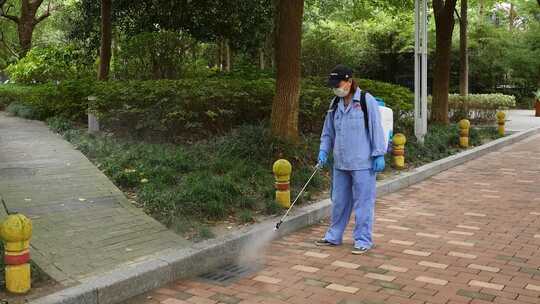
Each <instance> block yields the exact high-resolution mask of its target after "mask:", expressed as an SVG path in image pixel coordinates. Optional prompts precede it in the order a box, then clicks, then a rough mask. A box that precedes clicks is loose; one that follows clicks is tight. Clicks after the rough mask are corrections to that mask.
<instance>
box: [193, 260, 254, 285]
mask: <svg viewBox="0 0 540 304" xmlns="http://www.w3.org/2000/svg"><path fill="white" fill-rule="evenodd" d="M261 268H262V265H261V264H260V263H253V264H251V265H238V264H229V265H226V266H223V267H221V268H219V269H217V270H215V271H212V272H208V273H205V274H203V275H201V276H199V277H198V278H199V279H200V280H202V281H205V282H209V283H212V284H217V285H222V286H227V285H229V284H231V283H233V282H235V281H237V280H239V279H241V278H243V277H246V276H248V275H250V274H253V273H255V272H257V271H258V270H260V269H261Z"/></svg>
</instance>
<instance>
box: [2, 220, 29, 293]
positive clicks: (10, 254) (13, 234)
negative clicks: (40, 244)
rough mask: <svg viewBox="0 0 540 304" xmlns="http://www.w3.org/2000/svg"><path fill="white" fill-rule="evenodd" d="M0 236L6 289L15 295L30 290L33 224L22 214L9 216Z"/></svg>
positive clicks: (3, 224)
mask: <svg viewBox="0 0 540 304" xmlns="http://www.w3.org/2000/svg"><path fill="white" fill-rule="evenodd" d="M0 236H1V237H2V240H3V241H4V247H5V248H4V249H5V254H4V263H5V265H6V289H7V290H8V291H9V292H11V293H15V294H24V293H26V292H28V291H29V290H30V287H31V286H30V285H31V276H30V238H31V237H32V222H31V221H30V219H28V218H27V217H26V216H24V215H22V214H12V215H9V216H8V217H7V218H6V220H5V221H4V222H3V223H2V226H1V231H0Z"/></svg>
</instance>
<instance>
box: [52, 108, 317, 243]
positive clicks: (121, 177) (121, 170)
mask: <svg viewBox="0 0 540 304" xmlns="http://www.w3.org/2000/svg"><path fill="white" fill-rule="evenodd" d="M49 125H50V126H51V128H53V129H54V130H55V131H60V132H61V133H62V134H63V135H64V137H65V138H66V139H67V140H69V141H70V142H71V143H72V144H73V145H74V146H75V147H76V148H77V149H79V150H81V152H83V153H84V154H85V155H87V156H88V157H89V158H90V159H91V160H92V161H93V162H94V163H95V164H96V165H97V166H98V167H99V168H100V169H101V170H102V171H103V172H104V173H105V174H106V175H107V176H109V177H110V178H111V179H112V180H113V182H114V183H115V184H116V185H118V186H119V187H121V188H122V189H124V190H130V191H132V192H135V193H136V194H137V197H138V202H139V203H140V204H141V205H142V206H143V208H144V209H145V211H146V212H148V213H149V214H151V215H153V216H154V217H156V218H158V219H159V220H160V221H162V222H164V223H165V224H166V225H168V226H170V227H173V228H175V229H181V228H182V227H183V228H182V229H188V228H186V227H187V226H190V225H188V224H186V223H184V222H183V219H186V218H188V219H190V220H195V221H199V222H200V221H206V220H222V219H224V218H227V217H228V216H229V215H234V214H237V215H238V217H239V220H240V221H241V222H249V221H252V220H253V213H252V212H254V211H257V210H261V211H264V212H271V213H275V212H279V210H280V209H279V207H276V205H275V203H274V202H273V201H274V178H273V176H272V172H271V168H272V163H273V161H274V160H275V159H277V158H278V157H285V158H287V159H289V160H291V162H292V163H293V166H294V168H295V170H294V172H295V174H293V177H292V181H293V187H295V188H296V189H298V188H299V187H301V185H302V183H304V182H305V179H306V171H310V170H312V168H311V166H312V165H313V164H314V163H315V159H314V158H315V156H316V151H317V150H318V142H317V140H316V138H317V136H312V137H309V138H305V139H304V140H302V142H301V143H300V144H295V145H293V144H287V143H283V142H280V141H278V140H276V139H273V138H272V137H271V136H270V135H269V132H268V130H267V129H266V128H265V127H264V126H243V127H240V128H238V129H235V130H234V131H233V132H230V133H229V134H227V135H226V136H220V137H214V138H212V139H211V140H208V141H200V142H197V143H196V144H193V145H169V144H148V143H143V142H140V141H138V142H134V141H127V140H123V139H119V138H115V137H110V136H90V135H88V134H86V133H85V132H84V131H79V130H73V129H68V130H67V131H66V128H65V126H67V125H68V122H66V121H65V120H63V119H61V118H55V119H50V120H49ZM326 185H327V181H326V180H325V178H324V177H323V176H317V177H316V178H315V180H314V183H312V184H311V185H310V187H309V188H308V190H313V191H319V190H321V189H322V188H324V187H326ZM195 230H197V229H195ZM202 234H204V233H202Z"/></svg>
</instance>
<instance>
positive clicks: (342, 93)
mask: <svg viewBox="0 0 540 304" xmlns="http://www.w3.org/2000/svg"><path fill="white" fill-rule="evenodd" d="M333 90H334V94H335V95H336V96H337V97H345V96H347V95H349V91H350V89H343V88H334V89H333Z"/></svg>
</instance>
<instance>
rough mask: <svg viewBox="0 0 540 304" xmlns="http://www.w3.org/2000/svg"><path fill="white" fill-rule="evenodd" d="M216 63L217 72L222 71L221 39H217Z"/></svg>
mask: <svg viewBox="0 0 540 304" xmlns="http://www.w3.org/2000/svg"><path fill="white" fill-rule="evenodd" d="M217 45H218V56H217V57H218V58H217V60H218V63H217V66H218V67H219V71H223V39H221V37H220V38H218V43H217Z"/></svg>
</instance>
